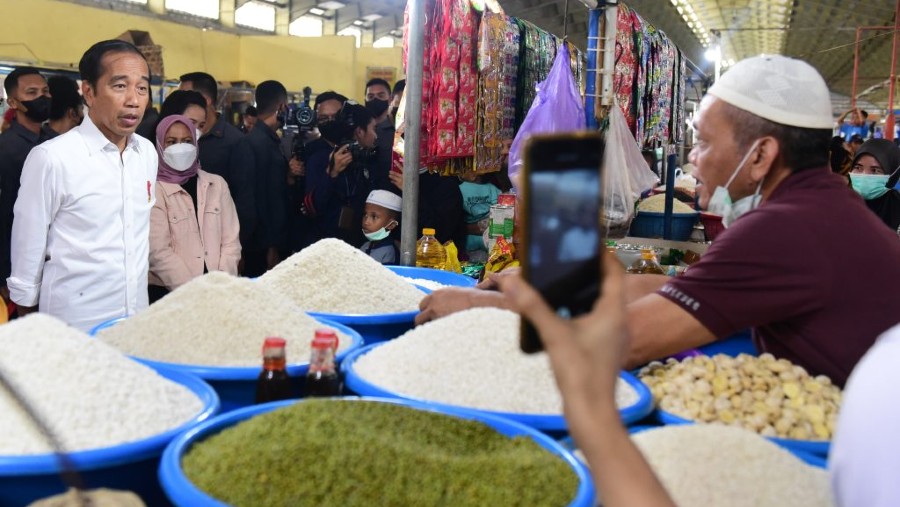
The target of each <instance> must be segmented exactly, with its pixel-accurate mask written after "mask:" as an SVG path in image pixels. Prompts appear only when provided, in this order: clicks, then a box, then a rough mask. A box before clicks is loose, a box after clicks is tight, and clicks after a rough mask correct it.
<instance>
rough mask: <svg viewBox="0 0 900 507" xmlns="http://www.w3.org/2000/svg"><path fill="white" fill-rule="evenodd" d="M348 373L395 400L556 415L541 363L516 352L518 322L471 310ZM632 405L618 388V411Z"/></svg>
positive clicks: (556, 399) (627, 392)
mask: <svg viewBox="0 0 900 507" xmlns="http://www.w3.org/2000/svg"><path fill="white" fill-rule="evenodd" d="M398 365H403V366H402V368H398ZM354 371H355V372H356V373H357V374H358V375H359V376H360V377H361V378H362V379H363V380H366V381H368V382H370V383H372V384H375V385H377V386H379V387H381V388H383V389H387V390H390V391H393V392H395V393H397V394H401V395H403V396H408V397H413V398H418V399H425V400H429V401H434V402H438V403H445V404H449V405H458V406H463V407H470V408H477V409H481V410H490V411H499V412H514V413H523V414H525V413H528V414H562V399H561V398H560V395H559V390H558V389H557V387H556V383H555V381H554V378H553V371H552V370H551V368H550V360H549V358H548V357H547V355H546V354H545V353H540V354H525V353H523V352H522V351H521V350H520V349H519V316H518V315H517V314H515V313H513V312H510V311H507V310H500V309H495V308H475V309H470V310H465V311H462V312H458V313H454V314H452V315H449V316H447V317H444V318H442V319H438V320H435V321H432V322H429V323H427V324H423V325H421V326H418V327H416V328H415V329H413V330H411V331H408V332H407V333H406V334H404V335H403V336H400V337H399V338H397V339H395V340H392V341H390V342H389V343H385V344H384V345H381V346H379V347H377V348H375V349H373V350H372V351H371V352H369V353H367V354H365V355H363V356H362V357H360V358H359V360H358V361H356V363H355V364H354ZM637 401H638V395H637V393H636V392H635V390H634V389H633V388H632V387H631V386H629V385H628V384H627V383H625V382H624V381H622V380H619V384H618V388H617V392H616V402H617V404H618V405H619V407H629V406H631V405H633V404H635V403H636V402H637Z"/></svg>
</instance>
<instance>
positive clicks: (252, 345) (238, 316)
mask: <svg viewBox="0 0 900 507" xmlns="http://www.w3.org/2000/svg"><path fill="white" fill-rule="evenodd" d="M324 327H327V326H325V325H323V324H321V323H319V322H318V321H316V320H315V319H313V318H312V317H310V316H309V315H306V314H305V313H304V312H303V311H302V310H300V309H299V308H297V307H296V306H295V305H294V304H293V303H291V302H290V300H288V299H287V298H285V297H284V296H281V295H280V294H277V293H276V292H274V291H272V290H271V289H268V288H266V287H265V286H263V285H262V284H260V283H258V282H254V281H253V280H248V279H246V278H238V277H234V276H231V275H229V274H227V273H223V272H221V271H215V272H212V273H208V274H206V275H203V276H201V277H198V278H195V279H194V280H191V281H190V282H188V283H186V284H184V285H182V286H181V287H179V288H178V289H176V290H174V291H172V292H171V293H169V294H168V295H167V296H166V297H164V298H162V299H161V300H159V301H157V302H156V303H154V304H152V305H150V307H149V308H147V309H146V310H144V311H143V312H141V313H139V314H137V315H135V316H133V317H129V318H127V319H125V320H123V321H121V322H119V323H118V324H116V325H115V326H112V327H110V328H107V329H104V330H103V331H100V332H99V333H98V337H99V338H100V339H101V340H103V341H105V342H107V343H109V344H110V345H112V346H114V347H116V348H117V349H119V350H121V351H122V352H125V353H126V354H128V355H130V356H135V357H140V358H144V359H150V360H153V361H162V362H167V363H179V364H193V365H205V366H259V365H260V364H262V363H261V361H262V359H261V358H262V356H261V350H262V344H263V341H264V340H265V339H266V337H268V336H278V337H281V338H284V339H285V340H287V350H286V351H285V352H286V354H287V360H288V364H297V363H306V362H308V361H309V354H310V347H309V345H310V342H311V341H312V339H313V336H314V335H315V330H316V329H319V328H324ZM338 338H339V340H340V350H343V349H345V348H347V347H349V346H350V343H351V342H350V337H349V336H346V335H344V334H341V333H338Z"/></svg>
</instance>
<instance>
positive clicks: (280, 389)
mask: <svg viewBox="0 0 900 507" xmlns="http://www.w3.org/2000/svg"><path fill="white" fill-rule="evenodd" d="M286 344H287V342H285V340H284V339H283V338H278V337H269V338H266V341H265V342H264V343H263V349H262V354H263V369H262V371H261V372H260V374H259V379H258V380H257V381H256V403H266V402H269V401H279V400H287V399H290V398H293V397H294V395H293V393H292V389H291V378H290V377H288V374H287V357H286V356H285V352H284V349H285V345H286Z"/></svg>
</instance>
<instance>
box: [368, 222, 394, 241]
mask: <svg viewBox="0 0 900 507" xmlns="http://www.w3.org/2000/svg"><path fill="white" fill-rule="evenodd" d="M394 223H396V222H394V221H391V224H394ZM391 224H388V225H391ZM363 235H365V237H366V239H367V240H369V241H381V240H383V239H384V238H386V237H388V236H390V235H391V231H389V230H388V229H387V228H386V227H382V228H381V229H378V230H377V231H373V232H366V230H365V229H363Z"/></svg>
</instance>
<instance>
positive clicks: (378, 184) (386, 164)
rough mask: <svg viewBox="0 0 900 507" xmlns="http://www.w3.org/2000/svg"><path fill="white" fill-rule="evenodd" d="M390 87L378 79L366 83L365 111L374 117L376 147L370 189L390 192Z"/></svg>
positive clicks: (392, 144) (391, 134)
mask: <svg viewBox="0 0 900 507" xmlns="http://www.w3.org/2000/svg"><path fill="white" fill-rule="evenodd" d="M390 105H391V85H390V84H388V82H387V81H385V80H384V79H380V78H374V79H370V80H369V82H368V83H366V109H368V110H369V111H370V112H371V113H372V115H373V116H374V117H375V133H376V134H378V147H377V149H376V150H375V156H374V157H373V160H372V165H371V170H372V174H371V179H372V188H376V189H379V190H390V185H391V181H390V179H389V178H388V173H390V170H391V152H392V151H393V147H394V118H393V117H392V116H391V115H390V111H389V109H390Z"/></svg>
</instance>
